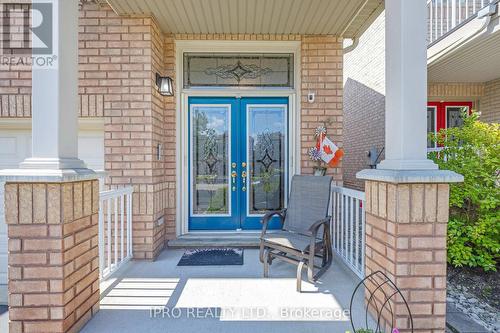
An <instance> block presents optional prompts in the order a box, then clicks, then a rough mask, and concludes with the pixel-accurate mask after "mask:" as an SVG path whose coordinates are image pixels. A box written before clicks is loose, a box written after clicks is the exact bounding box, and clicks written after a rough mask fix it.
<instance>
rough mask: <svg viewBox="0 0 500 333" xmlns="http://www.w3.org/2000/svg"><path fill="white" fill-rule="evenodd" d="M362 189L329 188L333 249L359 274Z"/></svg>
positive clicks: (361, 269)
mask: <svg viewBox="0 0 500 333" xmlns="http://www.w3.org/2000/svg"><path fill="white" fill-rule="evenodd" d="M365 200H366V199H365V193H364V192H360V191H356V190H352V189H348V188H345V187H338V186H334V187H333V188H332V217H333V223H332V239H333V243H332V244H333V251H334V252H335V253H336V254H337V255H338V256H339V257H340V258H341V259H342V260H343V261H344V262H345V264H346V265H347V266H348V267H349V268H350V269H351V270H352V271H353V272H354V273H356V275H357V276H359V277H360V278H364V274H365Z"/></svg>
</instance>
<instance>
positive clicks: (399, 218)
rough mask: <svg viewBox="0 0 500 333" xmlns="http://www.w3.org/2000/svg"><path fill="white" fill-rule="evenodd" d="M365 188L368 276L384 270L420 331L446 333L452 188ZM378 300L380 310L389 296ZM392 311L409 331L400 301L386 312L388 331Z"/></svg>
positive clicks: (380, 185) (397, 323)
mask: <svg viewBox="0 0 500 333" xmlns="http://www.w3.org/2000/svg"><path fill="white" fill-rule="evenodd" d="M365 189H366V267H365V268H366V275H368V274H370V273H372V272H375V271H382V272H384V273H385V274H387V275H388V277H389V278H390V279H391V280H392V281H393V282H394V283H395V284H396V286H397V287H398V288H399V289H400V290H401V292H402V294H403V296H404V297H405V299H406V300H407V302H408V304H409V308H410V310H411V313H412V315H413V325H414V332H444V330H445V324H446V230H447V222H448V201H449V185H448V184H394V183H385V182H380V181H367V182H366V186H365ZM375 297H376V300H377V303H378V304H379V309H380V305H381V304H382V303H383V294H382V293H377V294H375ZM388 308H391V309H392V310H393V311H394V322H393V323H392V325H393V327H397V328H398V329H400V331H402V332H407V331H408V330H407V329H408V328H409V327H410V326H409V325H410V322H409V318H408V312H407V310H406V307H405V306H404V303H403V302H402V300H401V298H400V297H396V298H394V299H392V300H391V301H390V302H389V304H388V307H387V308H386V310H385V311H384V312H383V316H382V317H383V318H384V321H385V322H384V325H385V331H384V332H390V327H391V323H390V321H391V318H392V316H390V315H389V312H388V310H387V309H388ZM384 325H383V326H381V327H382V328H384ZM388 327H389V328H388ZM405 329H406V330H405Z"/></svg>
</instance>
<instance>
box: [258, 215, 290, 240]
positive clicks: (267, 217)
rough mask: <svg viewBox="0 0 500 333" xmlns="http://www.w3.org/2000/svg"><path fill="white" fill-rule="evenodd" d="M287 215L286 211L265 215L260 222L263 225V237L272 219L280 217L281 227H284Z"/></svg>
mask: <svg viewBox="0 0 500 333" xmlns="http://www.w3.org/2000/svg"><path fill="white" fill-rule="evenodd" d="M285 214H286V209H282V210H275V211H272V212H268V213H266V215H264V217H263V218H262V220H260V223H261V224H262V233H261V237H262V236H264V235H265V233H266V231H267V225H268V224H269V221H271V219H272V218H273V216H275V215H278V216H279V217H280V220H281V226H282V227H283V223H284V222H285Z"/></svg>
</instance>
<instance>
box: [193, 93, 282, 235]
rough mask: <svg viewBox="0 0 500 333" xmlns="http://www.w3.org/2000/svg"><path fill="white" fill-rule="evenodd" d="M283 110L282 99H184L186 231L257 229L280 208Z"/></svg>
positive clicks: (276, 222) (273, 225) (275, 224)
mask: <svg viewBox="0 0 500 333" xmlns="http://www.w3.org/2000/svg"><path fill="white" fill-rule="evenodd" d="M287 110H288V99H287V98H240V99H236V98H207V97H192V98H190V99H189V113H190V114H189V132H190V133H189V140H190V145H189V147H190V155H189V156H190V158H189V165H190V170H189V198H190V199H189V209H190V211H189V229H190V230H236V229H260V227H261V225H260V219H261V218H262V216H263V215H264V214H265V213H267V212H268V211H272V210H279V209H283V208H284V207H285V203H286V193H287V179H288V177H287V167H288V164H287V155H288V154H287V151H288V143H287V128H288V125H287V119H288V117H287ZM277 226H279V221H277V220H276V221H273V222H272V223H271V227H277Z"/></svg>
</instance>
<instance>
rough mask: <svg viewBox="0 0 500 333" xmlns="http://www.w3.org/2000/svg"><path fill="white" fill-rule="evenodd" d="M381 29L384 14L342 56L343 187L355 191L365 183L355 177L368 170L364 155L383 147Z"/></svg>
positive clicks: (383, 64) (383, 90)
mask: <svg viewBox="0 0 500 333" xmlns="http://www.w3.org/2000/svg"><path fill="white" fill-rule="evenodd" d="M384 27H385V12H383V13H382V14H380V16H379V17H378V18H377V19H376V20H375V21H374V22H373V24H372V25H371V26H370V27H369V28H368V29H367V30H366V31H365V33H364V34H363V35H362V36H361V38H360V40H359V45H358V46H357V47H356V48H355V49H354V50H353V51H351V52H349V53H347V54H345V55H344V147H345V156H344V184H345V186H347V187H351V188H355V189H358V190H363V188H364V181H361V180H358V179H356V173H357V172H358V171H360V170H363V169H367V168H368V167H369V166H368V158H367V152H368V151H369V150H370V148H372V147H375V148H377V149H378V150H379V151H381V150H382V148H383V147H384V145H385V143H384V133H385V31H384ZM383 158H384V155H383V154H382V155H381V157H380V159H383Z"/></svg>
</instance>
